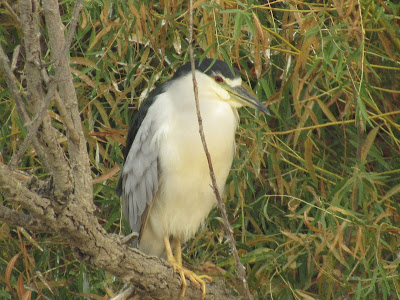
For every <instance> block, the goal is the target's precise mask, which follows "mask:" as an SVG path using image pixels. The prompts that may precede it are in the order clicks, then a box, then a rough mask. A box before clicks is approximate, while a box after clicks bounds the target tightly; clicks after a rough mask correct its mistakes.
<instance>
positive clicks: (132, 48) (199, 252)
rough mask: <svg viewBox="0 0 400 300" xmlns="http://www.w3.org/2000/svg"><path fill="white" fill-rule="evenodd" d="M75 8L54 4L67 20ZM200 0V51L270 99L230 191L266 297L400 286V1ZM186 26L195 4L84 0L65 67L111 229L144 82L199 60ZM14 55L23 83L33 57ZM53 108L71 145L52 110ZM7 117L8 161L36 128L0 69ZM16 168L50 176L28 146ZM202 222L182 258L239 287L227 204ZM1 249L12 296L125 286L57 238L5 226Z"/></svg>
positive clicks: (7, 36) (1, 152)
mask: <svg viewBox="0 0 400 300" xmlns="http://www.w3.org/2000/svg"><path fill="white" fill-rule="evenodd" d="M7 2H9V3H10V4H11V3H12V1H7ZM73 5H74V1H69V0H67V1H62V2H61V4H60V10H61V11H62V13H63V18H64V21H65V25H66V26H68V24H69V21H70V18H71V13H72V9H73ZM12 8H13V9H15V10H16V11H18V5H16V4H15V5H14V6H12ZM195 9H196V11H195V17H194V27H195V28H194V30H195V32H194V35H195V53H196V55H197V57H199V58H201V57H211V58H219V59H222V60H225V61H227V62H231V63H232V64H233V65H235V66H236V67H237V68H238V69H240V71H241V72H242V74H243V78H244V79H245V81H246V83H247V84H248V85H249V86H250V87H251V88H252V89H253V91H254V92H255V93H256V95H257V96H258V98H259V99H260V100H261V101H262V102H264V103H266V105H267V107H268V109H269V110H270V112H271V115H270V116H263V115H257V118H254V117H253V116H252V114H254V110H251V109H249V110H247V109H242V110H241V111H240V115H241V124H240V129H239V132H238V134H237V152H236V157H235V160H234V164H233V170H232V172H231V174H230V177H229V179H228V182H227V187H226V191H225V199H226V203H227V208H228V213H229V216H230V220H231V223H232V224H233V226H234V228H235V236H236V242H237V247H238V249H239V254H240V256H241V258H242V261H243V263H245V264H246V266H247V271H248V280H249V286H250V290H251V292H252V293H253V294H254V295H256V296H257V297H260V298H262V299H266V298H267V299H268V298H271V299H272V298H274V299H303V298H304V299H314V298H318V299H342V298H347V299H349V298H351V299H398V298H400V284H399V282H400V280H399V279H400V274H399V273H400V255H399V253H400V226H399V223H400V222H399V221H400V219H399V215H400V204H399V199H400V196H399V192H400V125H399V124H400V99H399V95H400V39H399V37H400V18H399V17H398V16H399V15H400V4H394V2H389V1H387V2H383V1H379V0H358V1H345V0H333V1H328V0H327V1H291V0H289V1H245V2H240V1H223V0H221V1H210V2H209V1H195ZM0 20H1V23H0V32H1V36H0V42H1V43H2V46H3V48H4V49H5V51H6V52H7V54H8V57H9V58H10V59H12V56H13V52H14V53H15V52H16V51H15V49H16V47H17V46H18V45H21V46H22V48H21V50H20V52H19V56H21V57H23V56H24V51H23V40H22V39H21V31H20V27H19V25H18V23H17V21H16V19H15V18H14V17H13V15H12V14H11V13H10V11H9V10H8V9H6V7H5V6H0ZM38 22H41V23H42V24H43V23H44V20H38ZM43 28H44V27H43ZM46 35H47V32H46V31H45V30H43V32H42V40H43V53H42V55H43V61H44V63H48V71H49V73H50V74H51V73H52V65H51V61H50V59H49V57H48V56H47V53H46V49H47V48H46V47H47V46H46V42H47V39H46ZM188 36H189V13H188V4H187V3H186V2H182V1H151V3H148V2H147V1H133V0H132V1H111V0H104V1H100V0H96V1H88V2H85V6H84V9H83V10H82V13H81V15H80V18H79V26H78V28H77V32H76V36H75V40H74V43H73V45H72V48H71V50H70V56H71V70H72V72H73V74H74V76H75V83H76V90H77V93H78V97H79V101H80V102H79V103H80V109H81V116H82V122H83V125H84V129H85V132H86V137H87V141H88V151H89V153H90V158H91V164H92V171H93V178H94V184H93V190H94V194H95V204H96V205H97V207H98V212H97V214H98V218H99V221H100V222H101V223H102V224H103V225H104V228H105V229H106V230H108V231H109V232H115V233H119V232H120V231H121V228H122V226H121V218H120V206H119V199H118V198H117V197H116V196H115V187H116V183H117V179H118V171H119V167H120V166H121V164H122V160H123V156H122V151H121V149H122V147H121V145H123V144H124V140H125V135H126V129H127V124H129V120H130V117H131V115H132V113H133V112H134V110H136V109H137V107H138V105H140V102H141V101H142V100H143V99H144V98H145V97H146V95H147V94H148V92H149V90H150V89H152V88H153V87H154V85H156V84H158V83H160V82H163V81H165V80H167V79H168V78H170V77H171V75H172V74H173V72H174V70H176V69H177V68H178V67H179V66H181V65H182V64H183V63H184V62H187V61H188V60H189V54H188V42H187V40H188ZM14 61H15V62H16V64H15V69H14V74H15V76H16V77H17V78H18V80H19V82H20V84H21V86H24V76H23V74H24V65H23V63H21V61H23V59H16V60H14ZM49 114H50V116H51V117H52V119H53V122H54V126H56V127H58V128H59V142H60V143H61V144H62V145H65V147H66V144H65V139H66V138H65V135H64V130H63V122H62V120H61V118H60V117H59V115H58V113H57V110H55V109H53V108H52V107H50V109H49ZM0 122H1V128H0V131H1V136H0V159H1V160H2V161H3V162H5V163H7V162H8V161H9V159H10V157H11V155H12V153H13V152H15V151H16V150H17V149H18V147H19V145H20V144H21V142H22V141H23V139H24V137H25V136H26V133H27V131H26V129H25V128H24V125H23V124H22V122H21V120H20V118H19V116H18V114H17V113H16V110H15V102H14V100H13V99H12V97H11V94H10V91H9V89H8V88H7V86H6V84H5V81H4V79H3V78H2V77H1V76H0ZM19 167H20V169H21V170H24V171H27V172H31V173H34V174H37V175H38V176H41V177H43V178H45V177H46V176H47V175H46V174H45V173H44V172H43V169H42V166H41V163H40V161H38V160H37V157H36V153H35V152H34V151H33V150H29V151H28V152H27V153H26V155H25V156H24V158H23V160H22V161H21V163H20V165H19ZM0 201H2V198H1V194H0ZM188 201H190V195H188ZM3 202H4V201H3ZM3 205H8V204H7V203H3ZM206 225H207V226H205V228H203V229H202V230H201V231H200V232H199V234H198V235H197V236H196V238H195V239H194V240H192V241H191V242H189V243H188V244H187V245H186V248H185V264H187V265H192V266H195V267H196V268H198V270H199V271H200V272H209V273H211V274H212V275H217V274H219V275H220V276H225V278H226V281H227V284H229V285H231V286H232V288H233V289H237V288H238V287H239V286H240V284H238V283H237V279H236V276H235V267H234V261H233V259H232V257H231V255H230V253H229V251H230V250H229V246H228V244H227V243H225V242H224V238H223V237H224V229H223V226H222V223H221V220H220V217H219V213H218V211H216V210H214V211H213V212H212V213H211V215H210V218H209V219H208V222H207V224H206ZM0 253H1V254H0V279H1V280H0V298H2V299H14V298H16V297H17V296H20V297H21V295H22V294H23V293H24V291H27V290H31V291H32V293H31V296H32V298H51V299H53V298H54V299H67V298H75V297H78V296H80V297H84V296H85V297H92V298H94V299H104V298H103V297H104V295H106V294H107V293H108V294H109V295H111V294H112V293H113V292H117V291H118V290H119V289H120V288H121V286H122V283H121V282H120V280H119V279H118V278H114V277H112V276H110V275H108V274H106V273H105V272H103V271H102V270H95V269H93V268H92V267H89V266H87V265H85V263H84V262H79V261H76V260H75V259H74V256H73V254H72V253H71V251H70V249H69V247H68V246H67V245H66V244H65V243H64V242H63V239H62V237H59V236H52V235H49V234H38V233H34V232H26V231H24V230H23V229H21V228H9V227H8V226H7V225H5V224H0ZM210 262H212V263H210Z"/></svg>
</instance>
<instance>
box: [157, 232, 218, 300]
mask: <svg viewBox="0 0 400 300" xmlns="http://www.w3.org/2000/svg"><path fill="white" fill-rule="evenodd" d="M173 243H174V246H175V250H176V253H175V257H174V255H173V253H172V248H171V244H170V242H169V237H167V236H165V237H164V245H165V252H166V255H167V260H168V262H169V263H170V264H171V266H172V267H173V268H174V271H175V272H178V273H179V275H180V276H181V278H182V291H181V294H180V296H179V299H182V300H183V298H184V297H185V292H186V287H187V283H186V277H187V278H188V279H189V280H190V281H191V282H193V284H194V285H195V286H197V288H198V289H200V288H201V290H202V292H203V293H202V297H201V298H202V299H203V300H204V299H205V298H206V282H205V281H204V280H208V281H209V282H212V278H211V277H210V276H207V275H197V274H196V273H194V272H193V271H190V270H188V269H185V268H184V267H182V250H181V242H180V239H179V238H174V239H173Z"/></svg>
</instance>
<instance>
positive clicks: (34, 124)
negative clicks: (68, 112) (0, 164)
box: [10, 81, 55, 167]
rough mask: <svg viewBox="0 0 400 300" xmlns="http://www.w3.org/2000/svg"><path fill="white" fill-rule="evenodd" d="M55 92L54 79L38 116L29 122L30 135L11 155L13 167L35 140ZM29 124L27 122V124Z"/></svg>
mask: <svg viewBox="0 0 400 300" xmlns="http://www.w3.org/2000/svg"><path fill="white" fill-rule="evenodd" d="M54 92H55V83H54V82H53V81H52V82H51V83H50V86H49V90H48V92H47V95H46V97H45V99H44V101H43V104H42V108H41V109H40V111H39V112H38V113H37V115H36V118H35V119H34V120H33V121H32V122H29V123H30V124H29V126H28V128H29V132H28V135H27V136H26V138H25V140H24V142H23V143H22V145H21V146H20V147H19V150H18V152H17V153H14V154H13V156H12V157H11V160H10V166H11V167H16V165H17V164H18V162H19V160H20V159H21V158H22V156H23V155H24V154H25V151H26V149H28V147H29V145H30V144H31V142H32V141H33V139H34V137H35V135H36V133H37V131H38V129H39V126H40V124H41V123H42V120H43V118H44V116H45V115H46V113H47V108H48V106H49V104H50V101H51V99H52V98H53V96H54ZM27 125H28V124H27V123H25V126H27Z"/></svg>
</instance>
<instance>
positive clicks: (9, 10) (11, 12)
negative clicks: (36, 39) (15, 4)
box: [1, 0, 21, 24]
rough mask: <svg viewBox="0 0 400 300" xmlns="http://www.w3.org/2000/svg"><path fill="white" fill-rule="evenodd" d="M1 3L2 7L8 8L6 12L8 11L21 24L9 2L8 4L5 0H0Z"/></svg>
mask: <svg viewBox="0 0 400 300" xmlns="http://www.w3.org/2000/svg"><path fill="white" fill-rule="evenodd" d="M1 3H3V5H4V7H5V8H6V9H7V10H8V12H9V13H10V15H11V16H12V17H13V18H14V19H15V21H17V22H18V24H21V21H20V20H19V18H18V16H17V14H16V13H15V11H14V10H13V9H12V7H11V6H10V4H8V3H7V1H5V0H1Z"/></svg>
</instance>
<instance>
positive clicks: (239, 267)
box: [189, 0, 253, 299]
mask: <svg viewBox="0 0 400 300" xmlns="http://www.w3.org/2000/svg"><path fill="white" fill-rule="evenodd" d="M189 26H190V28H189V53H190V62H191V67H192V77H193V91H194V98H195V101H196V111H197V120H198V123H199V133H200V137H201V142H202V144H203V148H204V152H205V154H206V157H207V162H208V167H209V168H210V177H211V182H212V188H213V191H214V194H215V197H216V198H217V202H218V208H219V210H220V212H221V215H222V220H223V222H224V226H225V229H226V232H227V240H228V242H229V246H230V248H231V251H232V254H233V257H234V259H235V264H236V270H237V273H238V276H239V278H240V280H241V282H242V285H243V292H244V295H245V297H246V299H252V298H253V296H252V295H251V293H250V290H249V287H248V284H247V279H246V269H245V267H244V265H243V264H242V263H241V262H240V259H239V254H238V251H237V249H236V244H235V239H234V237H233V228H232V226H231V224H230V223H229V219H228V214H227V213H226V208H225V203H224V201H223V200H222V198H221V194H220V192H219V190H218V185H217V181H216V179H215V174H214V168H213V165H212V161H211V155H210V152H209V151H208V147H207V143H206V138H205V136H204V129H203V121H202V118H201V114H200V105H199V95H198V89H197V82H196V74H195V60H194V54H193V0H190V25H189Z"/></svg>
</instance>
